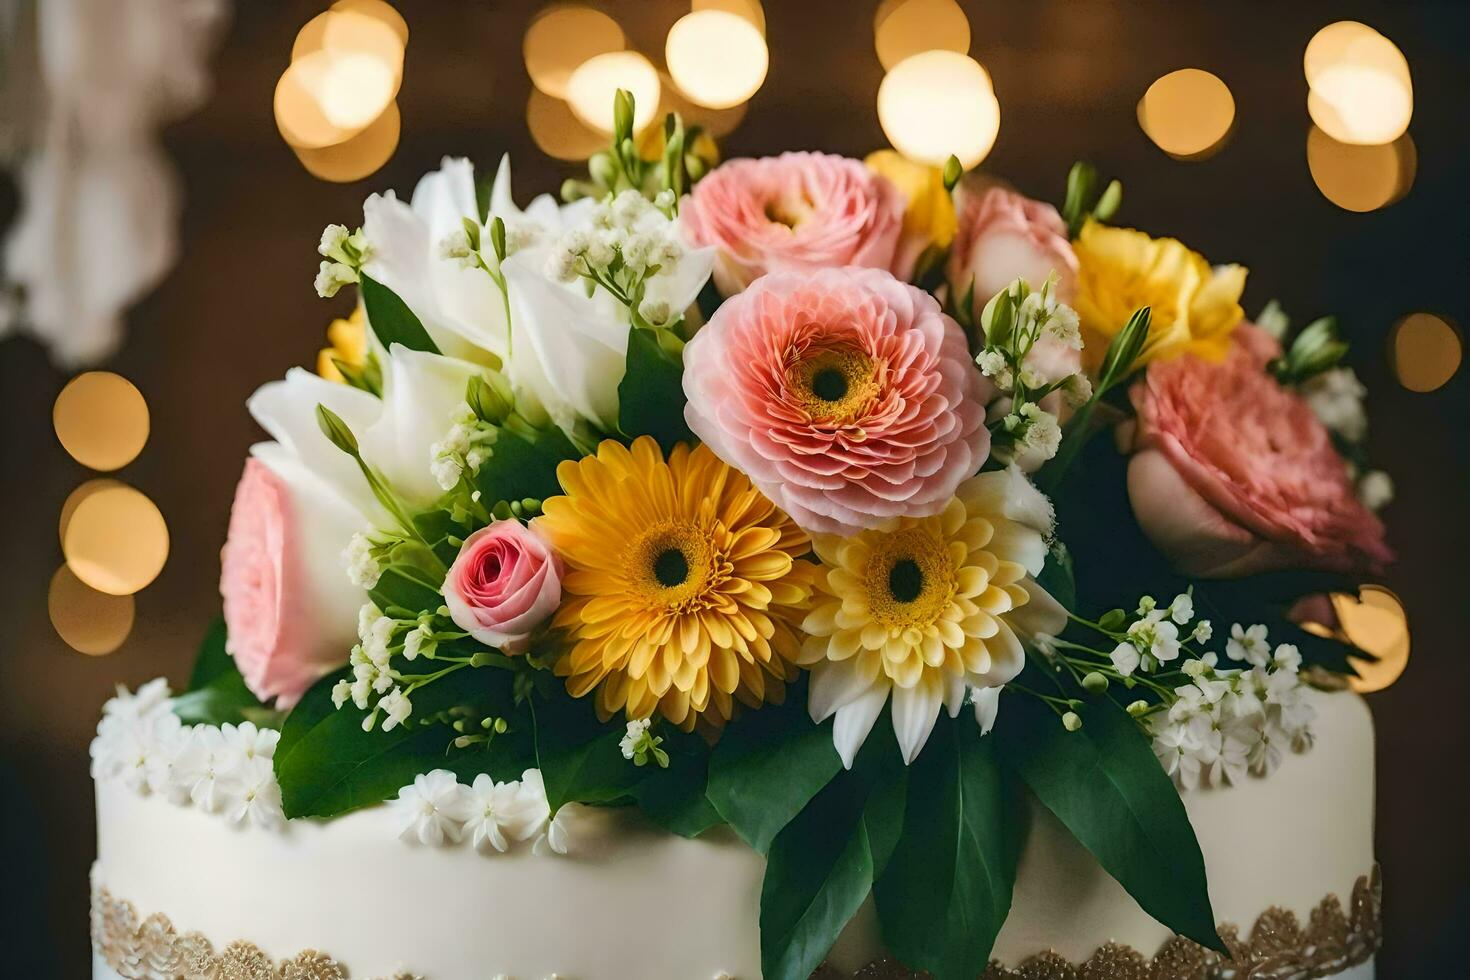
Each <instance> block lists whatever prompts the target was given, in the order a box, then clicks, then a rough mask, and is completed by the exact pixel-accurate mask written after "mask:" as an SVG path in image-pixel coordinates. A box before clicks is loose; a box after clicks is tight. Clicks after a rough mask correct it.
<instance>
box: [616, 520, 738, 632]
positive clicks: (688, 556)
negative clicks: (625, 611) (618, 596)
mask: <svg viewBox="0 0 1470 980" xmlns="http://www.w3.org/2000/svg"><path fill="white" fill-rule="evenodd" d="M626 568H627V581H628V583H629V585H630V586H631V588H632V591H633V593H634V595H636V596H637V597H638V598H639V599H641V600H643V601H644V602H646V603H647V604H648V605H649V606H651V607H657V608H662V609H667V610H669V611H671V612H686V611H689V610H690V609H697V608H701V607H703V606H705V605H707V603H706V601H705V599H706V597H707V596H709V594H710V593H712V592H713V591H714V590H715V589H716V588H718V587H719V584H720V582H722V581H723V580H724V578H725V577H726V576H727V575H728V569H729V563H728V562H726V561H725V558H724V556H723V555H722V554H720V552H719V550H718V549H717V548H716V547H715V546H714V542H713V541H712V540H711V536H710V535H709V533H708V532H705V531H703V530H702V529H701V528H700V527H699V526H698V525H696V524H694V523H692V522H689V521H661V522H659V523H657V524H655V525H654V526H652V527H651V528H649V529H648V530H646V531H645V532H644V533H643V534H641V535H639V536H638V537H637V538H636V539H635V540H634V541H633V545H632V547H630V548H629V549H628V552H627V560H626ZM722 570H723V574H722Z"/></svg>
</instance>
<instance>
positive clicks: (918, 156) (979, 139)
mask: <svg viewBox="0 0 1470 980" xmlns="http://www.w3.org/2000/svg"><path fill="white" fill-rule="evenodd" d="M900 12H901V11H895V12H894V13H893V14H890V15H889V19H890V20H891V19H892V18H893V17H897V16H898V15H899V13H900ZM878 121H879V122H880V123H882V125H883V132H884V134H885V135H886V136H887V137H888V141H889V142H890V143H892V144H893V147H894V149H896V150H898V152H900V153H902V154H903V155H904V156H906V157H908V158H909V159H910V160H914V161H917V162H919V163H927V164H930V165H931V166H936V167H937V166H943V165H944V162H945V161H946V160H947V159H948V158H949V157H950V155H951V154H953V155H954V156H957V157H959V160H960V163H962V164H964V166H965V167H967V168H969V167H973V166H975V165H976V164H977V163H979V162H980V161H981V160H983V159H985V157H986V155H987V154H988V153H989V152H990V149H991V147H993V146H994V145H995V137H996V134H997V133H998V132H999V131H1000V103H999V102H997V101H996V98H995V93H994V91H992V89H991V84H990V76H989V74H987V73H986V71H985V69H984V68H982V67H981V66H980V63H979V62H977V61H975V60H974V59H973V58H970V57H968V56H967V55H963V54H959V53H957V52H954V51H944V50H933V51H925V52H922V53H920V54H916V55H913V56H912V57H910V58H906V59H905V60H903V61H902V62H900V63H899V64H898V65H896V66H895V67H894V68H893V69H892V70H891V71H889V72H888V74H887V75H885V76H884V77H883V83H882V84H881V85H879V86H878Z"/></svg>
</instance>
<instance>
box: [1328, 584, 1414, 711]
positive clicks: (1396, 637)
mask: <svg viewBox="0 0 1470 980" xmlns="http://www.w3.org/2000/svg"><path fill="white" fill-rule="evenodd" d="M1332 606H1333V609H1334V610H1335V611H1336V613H1337V619H1338V623H1339V624H1340V625H1341V629H1342V632H1343V634H1344V635H1345V636H1346V637H1347V638H1348V639H1349V640H1351V641H1352V643H1353V645H1354V646H1356V647H1358V648H1359V649H1360V650H1364V651H1366V652H1368V653H1371V654H1372V655H1373V656H1374V657H1376V658H1377V659H1376V660H1365V659H1363V658H1361V657H1349V658H1348V660H1349V662H1350V663H1351V664H1352V665H1353V669H1354V670H1356V671H1357V672H1358V676H1356V677H1351V676H1350V677H1349V678H1348V683H1349V684H1350V685H1351V686H1352V688H1353V690H1355V691H1358V692H1359V693H1362V694H1367V693H1369V692H1371V691H1381V690H1383V689H1384V688H1385V687H1388V686H1389V685H1390V684H1392V683H1393V682H1394V681H1396V680H1398V679H1399V676H1400V675H1401V674H1402V673H1403V672H1404V668H1405V667H1407V666H1408V664H1409V647H1410V635H1409V620H1408V617H1407V616H1406V615H1405V613H1404V607H1403V604H1402V603H1400V602H1399V600H1398V597H1397V596H1396V595H1394V594H1393V593H1392V592H1390V591H1389V590H1388V589H1385V588H1383V587H1382V586H1379V585H1367V586H1364V587H1363V588H1362V589H1361V590H1360V591H1359V593H1358V595H1356V596H1353V595H1348V594H1345V593H1338V594H1335V595H1333V597H1332Z"/></svg>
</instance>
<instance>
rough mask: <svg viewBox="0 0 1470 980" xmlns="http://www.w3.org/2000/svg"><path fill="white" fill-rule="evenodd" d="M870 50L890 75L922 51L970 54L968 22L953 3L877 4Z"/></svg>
mask: <svg viewBox="0 0 1470 980" xmlns="http://www.w3.org/2000/svg"><path fill="white" fill-rule="evenodd" d="M873 47H874V48H876V49H877V52H878V60H879V61H880V62H882V63H883V68H884V69H885V70H887V71H892V70H893V69H894V68H895V67H897V66H898V64H899V63H900V62H902V61H903V60H904V59H906V58H910V57H912V56H914V55H916V54H919V53H920V52H923V51H934V50H944V51H953V52H956V53H958V54H966V53H968V52H969V50H970V21H969V20H968V19H967V18H966V17H965V12H964V11H963V10H961V9H960V5H959V4H958V3H956V2H955V0H898V2H888V3H883V4H879V6H878V10H877V12H876V13H875V14H874V16H873Z"/></svg>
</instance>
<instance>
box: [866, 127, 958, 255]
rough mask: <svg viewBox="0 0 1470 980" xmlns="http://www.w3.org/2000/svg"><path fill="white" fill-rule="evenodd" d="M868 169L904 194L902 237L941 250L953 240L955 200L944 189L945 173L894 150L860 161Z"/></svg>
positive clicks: (877, 151) (869, 156) (876, 151)
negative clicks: (906, 201) (929, 244)
mask: <svg viewBox="0 0 1470 980" xmlns="http://www.w3.org/2000/svg"><path fill="white" fill-rule="evenodd" d="M863 163H865V164H866V165H867V167H868V169H869V170H871V171H873V172H874V173H875V174H878V175H879V176H880V177H887V178H888V179H889V180H890V181H891V182H892V183H893V185H894V186H895V187H897V188H898V189H899V190H901V191H903V194H904V197H906V198H908V204H907V205H906V206H905V208H904V212H903V237H904V238H905V239H908V240H919V241H925V242H929V243H932V244H934V245H937V246H938V247H940V248H944V247H946V246H948V245H949V243H950V242H952V241H954V235H955V229H956V228H957V227H958V222H957V220H956V218H955V212H954V199H953V198H951V197H950V194H949V191H947V190H945V189H944V171H943V170H941V169H940V168H938V167H930V166H927V165H925V164H922V163H915V162H914V161H912V160H910V159H909V158H908V157H906V156H904V155H903V154H901V153H899V152H898V151H896V150H874V151H873V152H872V153H869V154H868V155H867V157H866V158H865V159H864V160H863Z"/></svg>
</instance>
